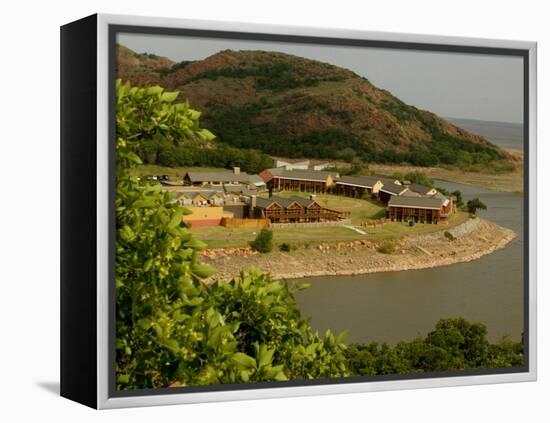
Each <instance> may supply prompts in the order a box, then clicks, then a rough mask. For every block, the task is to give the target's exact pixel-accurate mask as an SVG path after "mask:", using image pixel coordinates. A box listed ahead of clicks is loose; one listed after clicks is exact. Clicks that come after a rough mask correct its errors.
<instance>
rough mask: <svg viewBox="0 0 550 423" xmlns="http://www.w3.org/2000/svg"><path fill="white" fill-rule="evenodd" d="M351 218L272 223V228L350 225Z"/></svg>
mask: <svg viewBox="0 0 550 423" xmlns="http://www.w3.org/2000/svg"><path fill="white" fill-rule="evenodd" d="M350 224H351V219H343V220H338V221H334V222H304V223H272V224H271V227H273V228H312V227H317V228H322V227H329V226H342V225H350Z"/></svg>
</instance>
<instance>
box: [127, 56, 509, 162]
mask: <svg viewBox="0 0 550 423" xmlns="http://www.w3.org/2000/svg"><path fill="white" fill-rule="evenodd" d="M117 65H118V66H117V68H118V69H117V72H118V77H119V78H121V79H123V80H130V81H131V82H132V83H134V84H138V85H151V84H159V85H161V86H163V87H165V88H167V89H169V90H178V91H179V92H180V94H179V99H181V100H182V101H183V100H188V101H189V102H190V103H191V105H192V106H193V107H194V108H195V109H198V110H201V111H202V112H203V115H202V125H203V126H205V127H207V128H209V129H210V130H211V131H212V132H214V133H215V134H216V135H217V136H218V140H219V141H221V142H223V143H227V144H229V145H232V146H235V147H240V148H257V149H260V150H262V151H263V152H266V153H268V154H273V155H281V156H286V157H309V158H322V159H327V158H330V159H343V160H347V161H351V160H352V159H353V158H355V157H358V158H360V159H363V160H366V161H377V162H389V163H400V162H408V163H412V164H415V165H421V166H433V165H456V166H459V167H462V168H465V167H475V166H478V167H480V166H486V165H487V164H488V163H495V162H497V163H501V164H502V163H508V162H510V161H512V157H511V156H510V155H509V154H508V153H506V152H505V151H504V150H502V149H500V148H498V147H497V146H495V145H493V144H491V143H489V142H488V141H487V140H485V139H484V138H482V137H480V136H477V135H474V134H471V133H469V132H467V131H465V130H463V129H460V128H458V127H457V126H455V125H453V124H451V123H450V122H448V121H446V120H445V119H442V118H440V117H438V116H437V115H435V114H433V113H431V112H429V111H424V110H420V109H417V108H416V107H414V106H410V105H407V104H405V103H403V102H402V101H401V100H399V99H398V98H397V97H395V96H393V95H392V94H391V93H389V92H388V91H386V90H383V89H380V88H377V87H375V86H374V85H373V84H372V83H370V82H369V81H368V80H367V79H366V78H363V77H361V76H359V75H357V74H355V73H354V72H352V71H350V70H347V69H344V68H341V67H338V66H335V65H332V64H328V63H322V62H318V61H314V60H309V59H305V58H302V57H297V56H292V55H288V54H284V53H278V52H268V51H231V50H225V51H221V52H219V53H216V54H214V55H212V56H210V57H207V58H206V59H204V60H199V61H192V62H180V63H175V62H173V61H171V60H170V59H167V58H164V57H159V56H155V55H151V54H137V53H135V52H133V51H131V50H129V49H127V48H126V47H123V46H118V64H117Z"/></svg>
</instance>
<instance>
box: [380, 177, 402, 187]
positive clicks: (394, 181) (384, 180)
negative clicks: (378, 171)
mask: <svg viewBox="0 0 550 423" xmlns="http://www.w3.org/2000/svg"><path fill="white" fill-rule="evenodd" d="M377 178H378V180H379V181H380V182H382V183H383V184H384V185H402V184H401V182H399V180H397V179H392V178H386V177H383V176H377Z"/></svg>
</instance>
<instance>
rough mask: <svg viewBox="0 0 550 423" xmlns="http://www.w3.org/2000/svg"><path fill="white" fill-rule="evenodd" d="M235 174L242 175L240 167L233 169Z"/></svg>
mask: <svg viewBox="0 0 550 423" xmlns="http://www.w3.org/2000/svg"><path fill="white" fill-rule="evenodd" d="M233 173H234V174H235V175H238V174H239V173H241V168H240V167H238V166H235V167H234V168H233Z"/></svg>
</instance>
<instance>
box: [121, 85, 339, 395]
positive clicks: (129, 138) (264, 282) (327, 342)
mask: <svg viewBox="0 0 550 423" xmlns="http://www.w3.org/2000/svg"><path fill="white" fill-rule="evenodd" d="M116 94H117V96H116V107H117V114H116V119H117V122H116V129H117V133H116V154H117V168H116V171H117V179H116V207H115V210H116V258H115V273H116V274H115V278H116V364H115V365H116V369H115V371H116V388H117V389H143V388H160V387H168V386H186V385H205V384H221V383H237V382H249V381H278V380H286V379H311V378H325V377H341V376H346V375H347V374H348V372H347V368H346V362H345V357H344V354H343V351H344V348H345V347H344V345H343V344H342V340H343V336H340V337H338V338H337V337H335V336H334V335H333V334H332V333H331V332H327V333H326V334H325V336H324V337H321V336H319V335H318V334H317V333H315V332H314V331H313V330H312V329H311V327H310V325H309V323H308V322H307V321H306V320H305V319H303V318H302V317H301V314H300V311H299V310H298V308H297V305H296V302H295V299H294V292H295V291H296V289H299V288H295V287H292V286H290V285H286V284H281V283H279V282H273V281H272V280H271V279H270V278H269V276H266V275H262V274H261V273H259V272H252V273H251V274H249V275H244V274H243V275H241V276H240V278H238V279H236V280H232V281H230V282H227V283H225V282H216V283H214V284H212V285H206V284H204V283H202V281H201V279H203V278H206V277H209V276H211V275H212V274H213V273H214V271H215V269H213V268H212V267H211V266H208V265H205V264H202V263H200V262H199V261H198V258H197V250H200V249H202V248H205V246H206V245H205V244H204V243H203V242H202V241H199V240H197V239H195V238H193V236H192V235H191V233H190V231H189V229H188V228H187V227H185V226H184V225H183V224H182V216H183V215H184V214H185V213H186V212H187V211H186V209H185V208H182V207H179V206H178V205H177V204H176V203H175V202H174V201H173V196H172V194H170V193H164V192H162V191H161V187H160V185H152V184H150V183H149V182H148V181H138V179H137V178H135V177H132V176H131V170H132V169H133V168H135V166H137V165H138V164H140V163H141V160H140V159H139V157H138V156H137V154H136V151H138V150H139V146H140V143H141V142H143V140H151V139H157V140H160V139H162V140H168V141H170V142H180V141H181V140H188V141H192V140H195V139H203V140H208V139H212V138H213V135H212V134H211V133H210V132H209V131H207V130H204V129H201V128H200V126H199V120H198V119H199V116H200V113H198V112H196V111H194V110H192V109H190V108H189V105H188V104H187V103H179V104H175V103H174V101H175V99H176V98H177V93H168V92H165V91H164V90H163V89H162V88H160V87H149V88H137V87H131V86H130V84H125V85H121V84H120V82H117V91H116Z"/></svg>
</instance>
